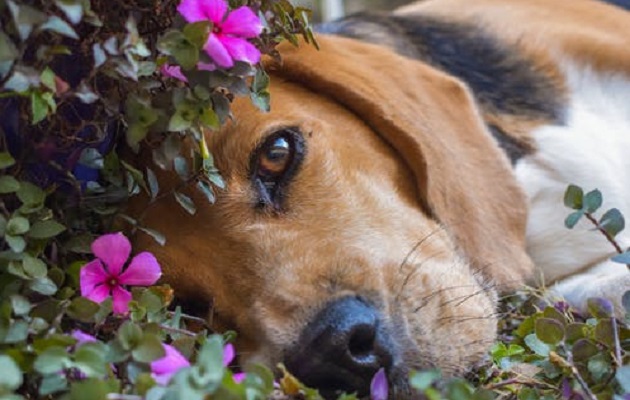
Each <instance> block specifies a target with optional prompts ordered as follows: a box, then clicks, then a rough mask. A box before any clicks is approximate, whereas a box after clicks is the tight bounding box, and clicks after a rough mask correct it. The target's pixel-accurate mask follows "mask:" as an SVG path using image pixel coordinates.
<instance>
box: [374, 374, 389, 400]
mask: <svg viewBox="0 0 630 400" xmlns="http://www.w3.org/2000/svg"><path fill="white" fill-rule="evenodd" d="M388 392H389V387H388V385H387V376H386V375H385V370H384V369H383V368H381V369H379V370H378V372H377V373H376V374H374V378H372V383H371V384H370V399H371V400H387V396H388Z"/></svg>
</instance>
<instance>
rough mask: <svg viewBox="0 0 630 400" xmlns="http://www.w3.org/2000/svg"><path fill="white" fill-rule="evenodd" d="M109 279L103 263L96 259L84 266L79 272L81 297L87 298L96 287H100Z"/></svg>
mask: <svg viewBox="0 0 630 400" xmlns="http://www.w3.org/2000/svg"><path fill="white" fill-rule="evenodd" d="M108 278H109V274H107V272H105V269H104V268H103V263H101V260H99V259H98V258H97V259H95V260H92V261H90V262H89V263H87V264H85V265H84V266H83V267H82V268H81V271H80V272H79V283H80V286H81V296H83V297H87V296H88V295H89V294H90V293H92V292H93V291H94V288H95V287H96V286H98V285H102V284H103V283H104V282H105V281H106V280H107V279H108Z"/></svg>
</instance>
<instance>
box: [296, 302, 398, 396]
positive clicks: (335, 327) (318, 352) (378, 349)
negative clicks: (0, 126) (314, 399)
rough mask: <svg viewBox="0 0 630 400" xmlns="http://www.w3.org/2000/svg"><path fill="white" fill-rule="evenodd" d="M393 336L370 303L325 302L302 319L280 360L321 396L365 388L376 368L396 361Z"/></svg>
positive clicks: (388, 369)
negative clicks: (299, 329) (291, 344)
mask: <svg viewBox="0 0 630 400" xmlns="http://www.w3.org/2000/svg"><path fill="white" fill-rule="evenodd" d="M396 353H397V351H396V346H395V342H394V340H393V339H392V337H391V335H390V333H389V332H388V329H386V327H385V326H384V324H383V322H382V320H381V318H380V316H379V312H378V311H377V310H376V308H374V306H372V305H370V304H368V303H367V302H365V301H363V300H361V299H359V298H356V297H344V298H341V299H338V300H336V301H334V302H332V303H330V304H329V305H328V306H327V307H325V308H324V309H323V310H322V311H320V312H319V313H318V314H317V315H316V316H315V318H313V320H312V321H311V323H310V324H308V325H307V327H306V328H305V330H304V331H303V332H302V334H301V336H300V340H299V342H298V344H297V346H296V348H294V349H293V351H290V352H287V354H286V357H285V363H286V366H287V368H288V369H289V371H290V372H291V373H293V374H294V375H295V376H296V377H297V378H298V379H299V380H300V381H302V382H303V383H304V384H306V385H308V386H310V387H315V388H317V389H319V391H320V393H321V394H322V395H323V396H324V397H325V398H336V395H337V394H338V393H340V392H346V393H357V394H358V395H359V396H365V395H367V394H368V393H369V389H370V382H371V380H372V378H373V377H374V375H375V374H376V373H377V372H378V370H379V369H381V368H384V369H385V371H386V373H388V375H389V373H390V372H391V368H392V366H393V365H395V364H396V358H397V354H396Z"/></svg>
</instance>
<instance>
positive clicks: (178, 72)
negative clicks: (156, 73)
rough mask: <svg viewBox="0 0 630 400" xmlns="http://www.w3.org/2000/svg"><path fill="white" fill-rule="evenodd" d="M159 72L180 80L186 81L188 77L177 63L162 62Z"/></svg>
mask: <svg viewBox="0 0 630 400" xmlns="http://www.w3.org/2000/svg"><path fill="white" fill-rule="evenodd" d="M160 73H161V74H162V75H164V76H167V77H169V78H175V79H177V80H180V81H182V82H188V78H186V76H185V75H184V74H183V73H182V68H181V67H180V66H179V65H169V64H163V65H162V66H161V67H160Z"/></svg>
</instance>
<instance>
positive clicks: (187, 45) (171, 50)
mask: <svg viewBox="0 0 630 400" xmlns="http://www.w3.org/2000/svg"><path fill="white" fill-rule="evenodd" d="M158 49H159V50H160V51H161V52H162V53H164V54H166V55H170V56H173V57H174V58H175V60H176V61H177V64H179V65H181V66H182V68H184V69H191V68H194V67H195V65H197V62H199V50H200V48H199V47H197V46H195V45H194V43H192V42H191V41H190V40H189V39H188V38H187V37H186V36H185V35H184V34H183V33H182V32H180V31H177V30H171V31H168V32H166V33H165V34H164V35H162V37H161V38H160V39H159V40H158Z"/></svg>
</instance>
